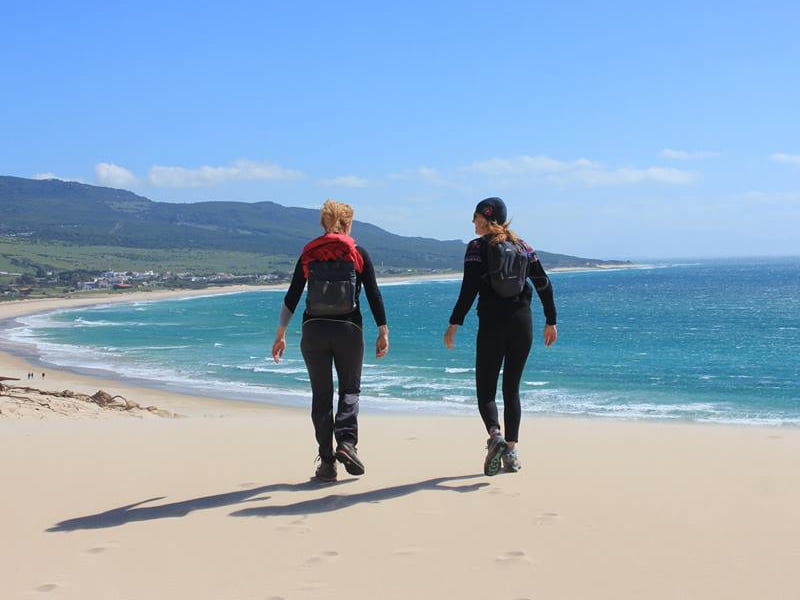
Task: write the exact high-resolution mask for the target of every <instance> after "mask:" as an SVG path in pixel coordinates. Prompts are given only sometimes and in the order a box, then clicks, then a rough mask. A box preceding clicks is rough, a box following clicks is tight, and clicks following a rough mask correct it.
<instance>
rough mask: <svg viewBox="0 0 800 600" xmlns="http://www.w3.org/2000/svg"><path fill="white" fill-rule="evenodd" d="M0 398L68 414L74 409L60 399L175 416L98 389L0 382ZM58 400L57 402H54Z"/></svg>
mask: <svg viewBox="0 0 800 600" xmlns="http://www.w3.org/2000/svg"><path fill="white" fill-rule="evenodd" d="M9 380H14V381H19V379H15V378H13V377H0V382H2V381H9ZM0 398H8V399H11V400H16V401H18V402H19V403H20V404H27V405H34V406H35V407H41V408H45V409H49V410H51V411H53V412H57V413H59V414H67V412H73V411H65V410H64V408H65V406H64V405H63V402H61V403H60V402H57V401H59V400H67V401H77V402H86V403H90V404H94V405H96V406H98V407H100V408H103V409H107V410H113V411H119V412H128V413H132V414H135V413H141V412H147V413H152V414H154V415H158V416H159V417H175V416H177V415H175V414H174V413H171V412H169V411H168V410H164V409H162V408H158V407H156V406H141V405H140V404H138V403H136V402H134V401H133V400H128V399H127V398H125V397H123V396H119V395H117V396H112V395H111V394H109V393H108V392H106V391H103V390H98V391H97V392H95V393H94V394H92V395H91V396H90V395H88V394H81V393H79V392H73V391H71V390H63V391H60V392H55V391H46V390H40V389H38V388H32V387H27V386H17V385H8V384H4V383H0ZM54 401H56V402H54ZM2 412H3V411H2V410H0V414H2Z"/></svg>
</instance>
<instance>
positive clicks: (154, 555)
mask: <svg viewBox="0 0 800 600" xmlns="http://www.w3.org/2000/svg"><path fill="white" fill-rule="evenodd" d="M251 290H252V288H250V287H249V286H247V289H245V290H241V291H251ZM215 291H216V292H217V293H235V291H234V290H231V289H227V288H226V289H219V290H215ZM237 291H238V290H237ZM208 293H209V290H198V292H197V293H196V294H192V295H201V294H208ZM180 296H185V293H172V294H167V295H159V296H157V297H156V296H153V295H152V293H149V294H145V295H144V297H143V298H142V297H140V298H136V297H133V296H132V295H127V294H126V295H125V296H124V297H123V296H120V297H118V299H117V298H115V301H116V302H132V301H140V300H142V299H145V300H150V299H163V298H169V297H180ZM81 300H82V302H81V303H80V304H76V303H75V302H74V301H69V300H67V301H64V300H61V299H59V300H55V301H39V302H37V301H33V302H30V301H28V302H22V303H19V304H20V305H10V304H9V303H4V304H1V305H0V319H5V318H10V317H13V316H19V315H21V314H23V313H30V312H43V311H49V310H56V309H60V308H72V307H75V306H78V305H80V306H86V305H89V304H105V303H108V301H109V298H107V297H103V298H85V299H81ZM30 367H31V365H30V364H29V363H27V362H26V361H25V360H24V359H23V358H20V357H18V356H14V355H12V354H10V353H8V352H0V375H6V376H11V375H14V374H15V373H25V372H27V370H28V369H30ZM9 371H11V372H9ZM11 383H15V384H20V385H26V384H28V383H29V382H27V381H26V380H25V379H23V380H22V381H20V382H11ZM29 384H30V385H32V386H35V387H39V388H46V389H53V390H63V389H71V390H73V391H76V392H84V393H88V394H92V393H94V392H95V391H96V390H97V389H103V390H105V391H107V392H109V393H110V394H120V395H122V396H125V397H126V398H128V399H131V400H134V401H136V402H138V403H140V404H142V405H150V404H152V405H155V406H158V407H159V408H163V409H165V410H168V411H171V412H174V413H177V414H180V415H182V416H183V417H185V418H163V417H159V416H156V415H150V414H147V415H135V416H134V415H129V414H127V413H124V412H122V413H120V412H113V411H109V410H108V409H100V410H97V409H93V410H85V411H78V412H75V413H71V414H69V415H67V416H64V415H60V414H56V413H52V414H49V412H48V410H47V409H40V410H35V411H31V412H29V413H26V414H17V415H9V414H7V413H5V412H4V413H3V414H0V452H2V453H3V455H4V456H6V457H8V458H7V461H6V462H5V463H4V467H5V468H4V475H3V484H4V494H2V495H0V527H2V528H3V531H4V537H5V539H7V540H10V541H11V542H10V543H7V544H3V546H2V548H0V564H3V565H4V566H5V568H6V569H5V573H6V574H4V576H3V577H2V578H0V593H1V595H2V596H3V597H4V598H6V597H7V598H15V599H16V598H27V597H36V596H39V595H40V594H41V593H45V592H47V593H51V594H53V596H52V597H54V598H55V597H58V598H66V599H73V598H74V599H76V600H77V599H78V598H80V599H81V600H87V599H88V600H94V599H97V600H101V599H102V600H105V599H106V598H109V597H130V598H158V597H168V598H170V600H173V599H175V600H183V599H184V598H185V599H187V600H189V599H191V600H205V599H208V600H211V599H212V598H213V599H218V598H225V599H228V598H242V599H253V600H255V599H261V600H263V599H264V598H271V599H277V598H282V599H286V600H289V599H290V598H315V599H316V598H320V599H323V600H324V599H340V598H348V599H349V600H360V599H370V600H372V599H373V598H375V597H376V596H378V597H386V598H406V597H409V596H411V595H419V593H420V590H425V595H426V597H427V596H428V595H430V596H433V595H439V596H443V597H457V598H464V599H471V598H484V597H487V596H490V595H498V594H499V595H500V596H501V597H503V598H514V599H521V598H556V599H558V598H563V599H565V600H566V599H572V598H578V597H583V598H593V599H600V600H602V599H606V598H607V599H609V600H610V599H612V598H613V599H615V600H618V599H631V600H633V599H637V600H638V599H639V598H643V597H644V598H648V599H655V600H659V599H664V600H666V599H674V598H677V597H692V598H703V599H704V600H709V599H717V598H718V599H720V600H721V599H723V598H724V599H726V600H728V599H739V598H741V599H742V600H744V599H748V600H749V599H750V598H754V597H759V598H779V597H793V596H794V595H796V593H797V591H798V589H799V588H798V584H797V581H796V578H795V577H794V575H793V573H794V569H793V567H794V565H795V564H796V559H797V555H796V540H797V539H798V538H799V537H800V515H798V513H797V511H796V506H797V504H798V503H800V473H798V470H797V468H796V464H795V463H796V456H797V455H798V453H800V431H798V430H795V429H787V428H780V429H775V428H764V427H752V426H750V427H735V426H728V427H720V426H717V425H698V424H686V423H681V424H673V423H654V422H616V421H604V420H598V419H581V418H569V419H563V418H538V417H537V418H531V417H529V416H527V415H526V416H524V417H523V438H522V439H521V444H520V452H521V456H522V459H523V464H524V465H525V467H524V469H523V471H522V472H521V473H518V474H501V475H498V476H496V477H493V478H487V477H484V476H483V475H482V474H481V467H482V461H483V453H484V449H483V448H484V442H485V434H484V432H483V431H482V426H481V424H480V420H479V418H478V416H477V411H476V413H475V414H472V415H469V417H458V416H431V415H412V414H393V415H391V416H387V415H381V414H367V415H363V416H362V418H361V419H360V422H361V428H360V443H359V448H360V452H361V456H362V457H363V459H364V461H365V463H366V465H367V474H366V475H365V476H363V477H360V478H353V477H350V476H349V475H347V474H346V473H345V472H344V470H343V469H341V468H340V470H339V479H340V481H339V483H338V484H335V485H322V484H318V483H316V482H309V481H308V477H309V476H310V475H311V474H312V473H313V469H314V456H315V454H316V447H315V443H314V439H313V431H312V427H311V423H310V419H309V416H308V410H307V408H303V409H292V408H283V407H277V406H272V405H266V404H256V403H251V402H243V401H241V402H240V401H236V400H235V399H221V398H220V399H213V398H200V397H197V396H191V395H187V394H175V393H171V392H165V391H162V390H153V389H150V388H143V387H138V386H136V385H130V384H129V383H127V382H121V381H114V380H108V379H97V378H95V377H91V376H85V375H80V374H76V373H72V372H69V371H63V370H58V369H50V368H48V369H47V376H46V379H44V380H42V379H41V378H39V379H36V380H35V381H33V382H30V383H29ZM420 417H422V418H420ZM355 573H358V575H357V576H355V575H354V574H355Z"/></svg>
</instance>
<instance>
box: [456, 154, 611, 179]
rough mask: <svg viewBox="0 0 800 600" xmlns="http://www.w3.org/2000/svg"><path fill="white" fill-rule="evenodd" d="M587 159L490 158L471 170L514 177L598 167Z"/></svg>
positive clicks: (478, 163) (473, 166)
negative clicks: (523, 174) (566, 160)
mask: <svg viewBox="0 0 800 600" xmlns="http://www.w3.org/2000/svg"><path fill="white" fill-rule="evenodd" d="M596 166H597V165H595V163H593V162H592V161H590V160H587V159H585V158H579V159H578V160H574V161H571V162H565V161H561V160H556V159H554V158H550V157H549V156H518V157H516V158H490V159H488V160H483V161H476V162H474V163H472V166H471V167H470V169H471V170H473V171H477V172H479V173H483V174H484V175H513V174H519V173H563V172H565V171H569V170H571V169H579V168H591V167H596Z"/></svg>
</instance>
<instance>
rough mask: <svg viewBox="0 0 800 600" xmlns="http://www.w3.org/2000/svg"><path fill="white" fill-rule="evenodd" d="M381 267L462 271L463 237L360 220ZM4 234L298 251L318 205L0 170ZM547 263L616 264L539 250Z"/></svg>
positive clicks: (312, 231) (359, 230)
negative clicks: (186, 200) (184, 200)
mask: <svg viewBox="0 0 800 600" xmlns="http://www.w3.org/2000/svg"><path fill="white" fill-rule="evenodd" d="M354 231H355V236H356V238H357V239H358V242H359V243H360V244H363V245H364V247H365V248H367V249H368V250H369V252H370V254H371V255H372V257H373V261H374V262H375V263H376V265H383V266H386V267H399V268H412V269H459V268H460V267H461V265H462V260H463V256H464V243H463V242H462V241H460V240H448V241H440V240H435V239H431V238H424V237H406V236H400V235H396V234H393V233H390V232H388V231H386V230H384V229H381V228H380V227H376V226H375V225H371V224H369V223H364V222H362V221H356V222H355V225H354ZM0 235H14V236H23V237H26V238H29V239H33V240H41V241H48V242H63V243H68V244H74V245H79V246H114V247H126V248H160V249H202V250H212V251H213V250H224V251H235V252H249V253H258V254H263V255H284V256H285V255H288V256H296V255H297V254H298V253H299V252H300V250H301V249H302V247H303V245H304V244H306V243H307V242H308V241H309V240H310V239H312V238H314V237H316V236H318V235H320V227H319V211H318V210H315V209H309V208H292V207H287V206H282V205H280V204H276V203H274V202H256V203H245V202H221V201H220V202H197V203H191V204H173V203H167V202H154V201H152V200H149V199H148V198H145V197H143V196H139V195H137V194H134V193H133V192H129V191H126V190H120V189H113V188H107V187H98V186H93V185H86V184H83V183H76V182H70V181H61V180H58V179H48V180H36V179H25V178H20V177H6V176H0ZM539 256H540V257H541V260H542V262H543V264H544V265H545V267H547V268H553V267H578V266H600V265H607V264H619V262H620V261H604V260H598V259H588V258H580V257H576V256H567V255H563V254H553V253H550V252H541V251H540V252H539Z"/></svg>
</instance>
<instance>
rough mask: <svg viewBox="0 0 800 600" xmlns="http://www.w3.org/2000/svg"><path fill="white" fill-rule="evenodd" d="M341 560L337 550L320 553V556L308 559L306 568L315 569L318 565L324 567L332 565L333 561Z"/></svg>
mask: <svg viewBox="0 0 800 600" xmlns="http://www.w3.org/2000/svg"><path fill="white" fill-rule="evenodd" d="M337 558H339V553H338V552H336V551H335V550H329V551H326V552H320V553H319V554H315V555H314V556H312V557H311V558H308V559H306V566H307V567H313V566H316V565H323V564H327V563H330V562H331V561H334V560H336V559H337Z"/></svg>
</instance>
